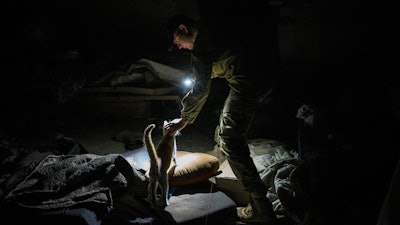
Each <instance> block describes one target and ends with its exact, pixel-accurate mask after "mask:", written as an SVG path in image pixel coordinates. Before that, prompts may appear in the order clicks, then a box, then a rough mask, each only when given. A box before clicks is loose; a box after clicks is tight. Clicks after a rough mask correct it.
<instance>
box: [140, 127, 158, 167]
mask: <svg viewBox="0 0 400 225" xmlns="http://www.w3.org/2000/svg"><path fill="white" fill-rule="evenodd" d="M155 127H156V125H155V124H150V125H148V126H147V127H146V128H145V129H144V132H143V143H144V147H145V148H146V150H147V152H148V154H149V157H150V162H153V163H157V153H156V148H155V146H154V143H153V138H152V136H151V132H152V131H153V129H154V128H155Z"/></svg>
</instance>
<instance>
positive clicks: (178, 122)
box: [163, 118, 187, 135]
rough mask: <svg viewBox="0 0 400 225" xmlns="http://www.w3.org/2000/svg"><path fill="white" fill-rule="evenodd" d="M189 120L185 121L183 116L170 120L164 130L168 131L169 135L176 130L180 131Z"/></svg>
mask: <svg viewBox="0 0 400 225" xmlns="http://www.w3.org/2000/svg"><path fill="white" fill-rule="evenodd" d="M186 125H187V122H186V121H184V120H183V119H182V118H177V119H174V120H172V121H169V122H168V123H167V124H165V125H164V127H163V128H164V130H165V131H166V134H167V135H170V134H174V133H175V132H176V131H180V130H182V129H183V128H185V127H186Z"/></svg>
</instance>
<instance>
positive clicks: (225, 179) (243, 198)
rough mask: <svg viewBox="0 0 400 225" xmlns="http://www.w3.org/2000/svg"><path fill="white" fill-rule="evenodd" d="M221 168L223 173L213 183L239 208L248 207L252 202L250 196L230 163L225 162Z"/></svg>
mask: <svg viewBox="0 0 400 225" xmlns="http://www.w3.org/2000/svg"><path fill="white" fill-rule="evenodd" d="M219 168H220V171H222V173H221V174H219V175H217V176H215V178H214V181H212V182H214V183H215V184H216V187H217V189H218V190H221V191H222V192H224V193H225V194H226V195H228V196H229V197H230V198H231V199H232V200H233V201H234V202H235V203H236V205H237V206H246V205H247V204H248V203H249V201H250V195H249V193H248V192H246V191H245V190H244V188H243V186H242V184H241V183H240V182H239V180H238V179H237V177H236V176H235V175H234V173H233V171H232V168H231V167H230V165H229V162H228V161H227V160H225V161H224V162H222V164H221V165H220V167H219Z"/></svg>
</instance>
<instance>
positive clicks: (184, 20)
mask: <svg viewBox="0 0 400 225" xmlns="http://www.w3.org/2000/svg"><path fill="white" fill-rule="evenodd" d="M180 24H184V25H186V26H188V27H194V28H197V27H198V22H197V21H196V20H194V19H192V18H190V17H188V16H186V15H183V14H176V15H173V16H172V17H171V18H170V19H169V20H168V22H167V27H166V28H167V31H168V32H171V33H173V32H174V31H175V30H176V29H177V28H178V27H179V25H180Z"/></svg>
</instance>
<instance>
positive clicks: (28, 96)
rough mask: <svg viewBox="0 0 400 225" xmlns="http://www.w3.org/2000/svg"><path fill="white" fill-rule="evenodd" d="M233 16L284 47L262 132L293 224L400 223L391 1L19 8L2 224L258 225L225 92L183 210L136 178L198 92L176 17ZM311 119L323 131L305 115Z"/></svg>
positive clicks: (197, 137)
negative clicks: (242, 209) (228, 151)
mask: <svg viewBox="0 0 400 225" xmlns="http://www.w3.org/2000/svg"><path fill="white" fill-rule="evenodd" d="M230 12H235V13H238V15H240V16H243V17H244V18H252V16H253V15H258V18H259V17H260V15H261V17H262V18H263V21H264V22H260V23H259V29H263V30H264V32H265V33H266V34H267V35H266V37H267V39H266V40H265V41H266V42H268V46H270V47H269V51H268V52H264V51H260V52H255V53H254V58H258V59H259V58H263V59H265V66H271V65H272V66H274V68H275V69H274V70H273V71H274V73H276V75H278V77H279V80H278V81H279V82H278V83H277V86H276V88H275V90H274V92H273V93H272V95H271V97H268V98H266V99H265V100H264V101H263V102H262V103H261V105H260V107H259V109H258V111H257V115H256V118H255V120H254V122H253V124H252V126H251V129H250V131H249V133H248V140H249V146H250V149H251V156H252V157H253V160H254V161H255V164H256V166H257V168H258V169H259V172H260V176H261V177H262V178H263V179H264V181H265V182H269V184H271V185H272V187H271V188H270V189H269V193H270V195H269V196H268V197H269V198H270V200H271V201H272V202H273V204H274V210H275V212H276V214H277V216H278V224H282V225H331V224H371V225H395V224H396V225H397V224H400V219H399V215H398V213H396V212H397V211H399V203H400V196H399V194H398V191H395V190H398V188H399V186H400V182H399V181H400V177H399V166H400V162H399V152H400V151H399V144H398V141H399V133H400V129H399V127H400V123H399V122H400V120H399V119H400V100H399V97H400V85H399V82H397V80H398V78H396V76H397V75H398V73H399V71H398V65H399V63H400V57H399V56H398V52H399V50H400V48H399V41H398V40H400V37H399V34H398V32H397V30H398V28H399V21H400V20H399V18H398V13H397V8H396V7H394V4H391V3H389V1H387V0H384V1H356V0H349V1H330V0H298V1H294V0H268V1H263V3H262V4H261V3H255V2H252V1H251V2H250V1H240V0H232V1H208V0H204V1H195V0H186V1H179V0H168V1H155V0H152V1H148V0H147V1H145V0H142V1H141V0H130V1H126V0H115V1H106V0H100V1H91V0H84V1H77V0H68V1H67V0H61V1H48V0H40V1H25V0H23V1H18V2H17V1H11V0H6V1H5V2H4V3H3V7H2V13H1V17H2V19H1V22H2V30H3V32H2V35H1V39H0V40H1V49H2V51H1V53H0V54H1V61H0V63H1V74H2V75H1V84H0V85H1V88H0V100H1V105H2V107H1V110H0V111H1V115H0V124H1V127H0V137H1V142H0V151H1V152H0V156H1V158H0V159H1V165H0V168H1V169H0V172H1V178H0V187H1V190H0V196H1V210H0V212H1V215H2V224H13V225H14V224H21V225H22V224H23V225H25V224H72V223H74V224H76V225H78V224H79V225H108V224H113V225H117V224H124V225H125V224H177V225H184V224H191V225H194V224H204V225H207V224H243V223H241V222H239V221H237V219H236V218H235V215H236V207H238V206H243V205H246V204H247V203H248V202H246V201H247V200H248V199H247V197H248V196H247V195H246V192H244V191H243V190H242V189H241V186H240V184H239V182H238V181H237V179H235V177H234V176H233V175H232V174H231V173H229V165H227V164H226V162H227V161H226V160H225V158H224V156H223V155H222V154H221V153H220V152H219V151H218V148H217V145H216V142H215V141H214V134H215V128H216V126H217V125H218V119H219V113H220V111H221V109H222V106H223V103H224V100H225V97H226V96H227V94H228V91H229V87H228V85H227V83H226V81H225V80H223V79H219V78H216V79H213V81H212V86H211V92H210V95H209V97H208V100H207V102H206V104H205V106H204V107H203V109H202V111H201V113H200V115H199V117H198V118H197V120H196V122H195V123H194V124H192V125H189V126H187V127H186V128H185V129H184V130H182V132H181V135H179V136H178V137H177V149H178V152H180V154H178V155H179V157H181V160H182V161H181V163H182V165H181V166H182V168H185V169H186V171H185V173H184V175H176V176H175V174H174V175H173V178H172V179H173V180H172V183H171V185H170V186H171V189H170V191H171V193H170V195H171V197H170V198H171V204H170V205H169V206H167V207H166V208H165V209H162V210H158V211H157V210H156V211H155V210H153V209H150V208H149V207H148V205H146V204H145V203H144V202H143V201H142V200H141V196H142V195H144V194H143V191H144V189H146V185H143V182H138V181H137V180H135V179H137V177H135V176H134V175H131V174H133V172H132V171H136V172H139V173H143V174H144V173H145V171H146V169H148V164H146V160H147V157H148V156H147V155H146V154H147V153H146V152H145V150H144V147H143V142H142V136H143V130H144V128H145V127H146V126H147V125H149V124H151V123H154V124H156V127H157V128H156V129H155V131H154V133H153V138H154V142H155V143H157V141H158V140H160V139H161V136H162V124H163V121H165V120H171V119H174V118H177V117H179V115H180V109H181V106H180V100H181V99H182V97H183V96H184V95H185V94H186V92H187V91H188V90H189V88H186V87H184V86H183V85H182V84H181V83H180V82H181V80H182V79H183V78H184V77H185V76H186V74H187V73H189V72H190V60H189V58H188V54H184V53H180V52H169V51H168V48H169V46H170V45H171V39H170V38H169V37H168V35H167V34H166V31H165V25H166V22H167V20H168V18H169V17H170V16H172V15H174V14H178V13H180V14H186V15H188V16H191V17H193V18H196V19H201V18H204V17H205V18H209V19H211V20H213V19H216V20H217V19H220V18H229V16H231V14H229V13H230ZM226 21H228V22H227V24H226V25H227V27H229V28H231V29H233V30H235V28H237V26H236V25H237V24H234V23H229V21H230V20H229V19H227V20H226ZM232 21H233V20H232ZM254 22H255V23H258V22H259V21H254ZM237 32H241V31H240V30H237ZM242 32H244V31H242ZM246 32H248V31H246ZM246 35H249V36H251V35H252V34H251V33H249V34H246ZM240 44H241V43H238V45H240ZM267 71H268V72H270V71H272V70H271V69H270V68H266V69H265V71H259V72H260V73H265V76H266V77H267V76H269V74H268V72H267ZM304 105H307V106H311V107H312V108H313V110H314V112H313V114H312V117H311V118H312V119H313V123H312V124H311V125H310V124H307V123H305V121H303V120H301V119H298V118H297V117H296V114H297V113H298V110H299V109H300V108H301V107H302V106H304ZM189 156H193V157H194V159H192V161H190V160H189V159H188V161H184V158H185V157H186V158H188V157H189ZM121 157H122V158H121ZM196 157H199V158H196ZM200 157H203V158H200ZM186 158H185V159H186ZM178 159H179V158H178ZM202 160H203V161H202ZM213 160H214V161H213ZM126 162H128V164H127V163H126ZM203 162H205V163H208V164H207V165H208V166H209V167H202V166H204V163H203ZM202 163H203V164H202ZM210 165H211V166H210ZM186 167H188V168H186ZM193 167H194V169H193ZM133 168H134V169H133ZM191 169H193V170H191ZM132 176H133V177H134V178H132ZM132 179H133V181H132ZM135 182H137V183H135ZM132 183H133V184H135V185H132ZM144 184H145V183H144Z"/></svg>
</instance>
